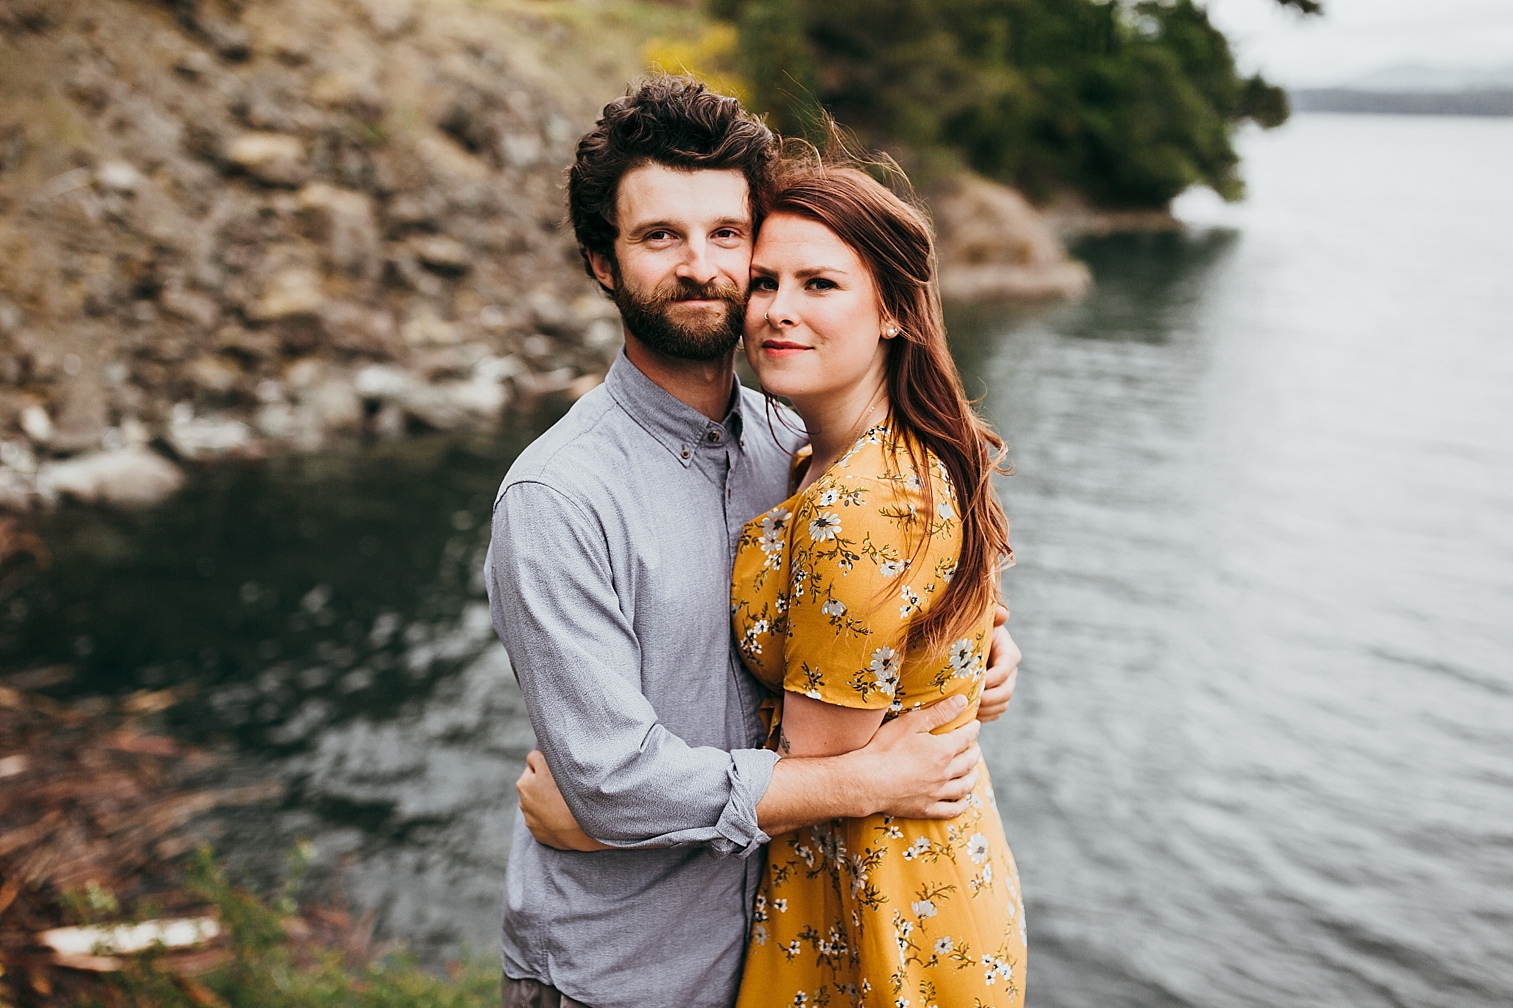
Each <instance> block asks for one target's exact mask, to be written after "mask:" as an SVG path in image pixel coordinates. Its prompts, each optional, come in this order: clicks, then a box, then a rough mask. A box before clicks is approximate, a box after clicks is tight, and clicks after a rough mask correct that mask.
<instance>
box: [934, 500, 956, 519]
mask: <svg viewBox="0 0 1513 1008" xmlns="http://www.w3.org/2000/svg"><path fill="white" fill-rule="evenodd" d="M935 514H936V516H937V517H939V518H942V519H945V518H954V517H955V516H956V512H955V511H953V510H951V502H950V501H941V502H940V503H939V504H937V505H935Z"/></svg>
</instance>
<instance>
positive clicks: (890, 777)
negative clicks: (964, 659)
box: [851, 697, 982, 819]
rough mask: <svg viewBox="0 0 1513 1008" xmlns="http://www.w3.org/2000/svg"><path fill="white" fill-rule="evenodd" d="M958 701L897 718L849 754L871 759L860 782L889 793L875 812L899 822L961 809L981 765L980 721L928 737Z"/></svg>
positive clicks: (956, 709)
mask: <svg viewBox="0 0 1513 1008" xmlns="http://www.w3.org/2000/svg"><path fill="white" fill-rule="evenodd" d="M963 700H964V698H961V697H948V698H947V699H945V700H942V701H941V702H940V703H938V704H935V705H934V706H932V707H928V708H926V709H925V710H919V711H910V712H908V713H907V714H901V715H899V716H898V717H896V718H894V719H893V720H892V721H889V722H888V723H887V724H885V725H883V726H882V727H881V728H879V729H878V730H877V734H876V735H874V736H872V741H871V742H868V743H867V745H866V747H865V748H863V749H858V750H856V752H855V753H853V754H851V755H854V756H859V757H861V758H863V759H866V760H871V761H872V766H871V768H870V769H867V770H864V771H863V773H865V774H867V776H866V777H864V778H863V779H864V780H865V779H870V780H873V781H875V782H878V783H882V784H884V786H885V787H887V788H889V791H891V793H889V792H888V791H885V792H884V793H883V794H882V795H880V796H879V797H880V798H881V802H880V805H879V807H878V808H877V809H876V811H878V812H882V813H884V814H886V815H891V816H897V817H898V818H901V819H951V818H954V817H955V816H958V815H961V813H963V812H965V811H966V809H967V805H966V797H967V795H968V793H970V792H971V790H972V788H973V787H975V786H976V785H977V776H978V774H977V764H978V763H980V762H981V761H982V750H980V749H979V748H978V747H977V733H978V732H979V731H980V730H981V729H982V722H980V721H968V722H967V723H966V724H964V725H962V726H961V727H960V728H957V729H956V730H954V731H949V732H946V733H945V734H943V735H932V734H931V732H932V731H933V730H934V729H936V728H939V727H941V726H942V725H946V724H950V723H951V722H952V721H953V720H955V719H956V718H957V717H958V716H959V715H960V714H961V711H962V706H963Z"/></svg>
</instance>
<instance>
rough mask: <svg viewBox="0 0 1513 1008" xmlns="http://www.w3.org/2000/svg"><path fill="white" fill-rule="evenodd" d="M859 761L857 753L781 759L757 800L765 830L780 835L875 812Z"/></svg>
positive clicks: (761, 823)
mask: <svg viewBox="0 0 1513 1008" xmlns="http://www.w3.org/2000/svg"><path fill="white" fill-rule="evenodd" d="M858 763H859V760H858V758H857V754H856V753H846V754H845V755H843V756H810V757H798V758H792V757H791V758H788V759H781V760H778V762H777V766H775V767H773V768H772V781H771V782H770V783H769V784H768V785H767V791H766V793H765V794H763V795H762V800H761V801H759V802H757V807H756V813H757V823H758V824H759V825H760V826H761V828H762V832H763V833H766V834H767V835H768V836H777V835H778V834H780V833H787V832H789V831H790V830H796V829H802V828H804V827H805V826H812V825H814V824H815V823H818V822H824V821H825V820H826V819H860V818H863V817H864V816H869V815H871V814H872V813H873V812H876V811H877V809H876V808H874V807H872V805H871V804H869V799H870V797H871V796H870V795H869V794H867V789H866V788H865V787H864V786H863V784H862V782H863V781H864V780H865V779H866V778H865V777H864V776H863V770H862V767H861V766H859V765H858Z"/></svg>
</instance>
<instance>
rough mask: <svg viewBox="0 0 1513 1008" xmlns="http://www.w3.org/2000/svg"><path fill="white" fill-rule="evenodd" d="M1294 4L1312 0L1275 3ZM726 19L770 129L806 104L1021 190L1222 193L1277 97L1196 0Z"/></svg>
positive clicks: (800, 115)
mask: <svg viewBox="0 0 1513 1008" xmlns="http://www.w3.org/2000/svg"><path fill="white" fill-rule="evenodd" d="M1278 2H1279V3H1283V4H1284V5H1287V6H1292V7H1295V8H1297V9H1299V10H1300V11H1304V12H1311V11H1314V10H1316V9H1317V6H1318V5H1317V4H1316V3H1314V2H1313V0H1278ZM711 10H712V13H713V14H714V15H715V16H716V17H718V18H723V19H726V20H728V21H731V22H734V23H735V24H737V25H738V29H739V53H740V61H741V70H742V74H743V76H744V77H745V79H746V81H747V82H748V85H749V88H750V94H751V98H752V102H753V104H754V105H755V106H757V107H758V108H759V109H762V110H764V111H766V112H768V113H769V114H770V115H771V117H772V120H773V122H774V125H776V126H777V127H778V128H779V129H781V130H783V131H784V132H790V133H791V132H804V131H806V130H808V129H809V128H811V127H812V125H813V124H814V123H815V122H816V121H817V119H818V116H817V113H818V111H819V109H820V108H823V109H825V110H827V111H828V112H829V113H830V114H832V115H833V116H834V117H835V118H836V119H838V120H839V121H840V122H841V123H843V124H844V125H846V126H848V127H850V128H852V129H854V130H856V131H857V132H858V133H859V134H860V135H861V137H862V139H863V140H864V141H866V142H867V143H869V144H873V145H876V146H887V147H890V148H892V149H895V150H897V151H899V152H900V153H903V154H904V155H905V156H906V157H908V158H909V159H911V160H913V161H914V163H916V164H920V163H924V164H927V165H928V164H932V163H940V162H941V161H946V162H950V163H955V164H959V165H964V166H966V167H969V168H971V169H973V170H975V171H978V172H980V173H982V174H984V175H987V176H989V177H991V178H995V179H998V180H1001V181H1004V182H1008V183H1011V184H1015V185H1018V186H1020V187H1021V188H1023V189H1025V190H1026V191H1027V192H1028V193H1030V194H1031V196H1032V197H1047V196H1050V195H1052V194H1053V193H1054V192H1056V191H1057V190H1060V189H1064V188H1072V189H1075V190H1078V191H1080V192H1082V193H1084V194H1085V195H1087V196H1088V197H1089V198H1090V199H1092V200H1093V201H1094V202H1096V203H1099V204H1103V205H1111V206H1160V205H1164V204H1165V203H1166V202H1168V201H1169V200H1171V199H1172V197H1174V196H1176V195H1177V194H1178V193H1180V192H1182V191H1183V190H1184V189H1186V188H1188V187H1189V186H1191V185H1195V184H1202V185H1207V186H1210V187H1211V188H1213V189H1214V190H1215V191H1216V192H1218V193H1219V194H1220V195H1221V196H1223V197H1225V198H1226V199H1238V198H1239V197H1240V195H1241V194H1242V192H1243V184H1242V183H1241V181H1240V178H1239V175H1238V163H1239V159H1238V157H1237V155H1236V154H1235V152H1234V148H1233V145H1232V142H1231V141H1232V138H1233V134H1234V130H1235V128H1236V127H1237V126H1238V125H1239V124H1240V123H1242V122H1245V121H1253V122H1256V123H1259V124H1260V125H1262V126H1266V127H1271V126H1276V125H1279V124H1281V123H1282V122H1284V121H1285V120H1286V118H1287V97H1286V94H1285V93H1284V92H1283V91H1282V90H1281V89H1280V88H1277V87H1274V86H1273V85H1271V84H1269V83H1267V82H1266V81H1265V80H1263V79H1262V78H1260V77H1259V76H1256V77H1250V78H1245V77H1241V76H1240V75H1239V73H1238V72H1237V70H1236V67H1235V63H1234V57H1233V54H1232V52H1231V50H1230V47H1229V42H1228V40H1227V39H1226V38H1225V37H1224V35H1223V33H1221V32H1220V31H1219V30H1218V29H1216V28H1215V27H1214V26H1213V25H1212V24H1211V23H1210V22H1209V20H1208V15H1207V12H1206V10H1205V9H1204V8H1203V7H1202V6H1201V5H1200V4H1199V3H1197V2H1195V0H1138V2H1131V3H1122V2H1118V0H712V3H711Z"/></svg>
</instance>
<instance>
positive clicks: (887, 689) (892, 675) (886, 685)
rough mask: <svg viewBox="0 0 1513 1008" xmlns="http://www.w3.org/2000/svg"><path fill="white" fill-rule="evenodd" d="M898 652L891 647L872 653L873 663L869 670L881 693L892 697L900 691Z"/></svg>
mask: <svg viewBox="0 0 1513 1008" xmlns="http://www.w3.org/2000/svg"><path fill="white" fill-rule="evenodd" d="M898 664H899V662H898V652H897V651H895V650H893V649H892V648H890V647H880V648H878V649H877V650H876V651H874V652H872V661H871V663H870V664H868V666H867V668H868V670H869V671H871V673H872V678H873V679H874V680H875V681H876V682H877V689H878V691H879V692H881V693H883V694H885V695H887V696H892V695H893V692H894V690H896V689H898Z"/></svg>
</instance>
